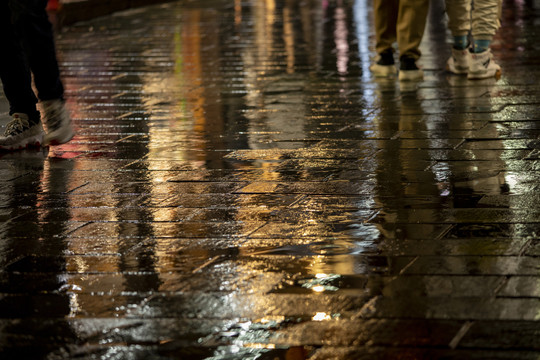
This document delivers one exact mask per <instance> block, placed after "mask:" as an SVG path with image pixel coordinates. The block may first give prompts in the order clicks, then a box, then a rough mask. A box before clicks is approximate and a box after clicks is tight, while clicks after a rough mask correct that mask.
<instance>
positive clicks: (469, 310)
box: [0, 0, 540, 360]
mask: <svg viewBox="0 0 540 360" xmlns="http://www.w3.org/2000/svg"><path fill="white" fill-rule="evenodd" d="M100 1H101V2H100ZM156 2H157V1H156ZM70 3H71V6H75V3H76V2H74V1H70V2H65V3H64V6H65V8H64V11H67V9H68V4H70ZM98 3H99V6H97V5H96V4H98ZM106 5H107V6H106ZM108 5H111V6H112V5H114V6H116V7H117V8H111V7H108ZM139 5H143V2H142V0H141V1H137V3H135V2H133V1H118V2H113V1H104V0H92V1H81V2H79V4H78V6H80V8H79V11H80V10H81V9H85V10H84V13H83V14H82V15H84V16H85V17H84V21H79V22H73V21H75V20H83V18H78V19H75V18H74V17H73V18H71V19H72V20H69V21H67V20H66V22H65V23H64V26H62V27H61V28H59V30H58V33H57V48H58V55H59V61H60V66H61V72H62V76H63V79H64V83H65V87H66V95H67V100H68V107H69V109H70V112H71V114H72V117H73V122H74V125H75V127H76V129H77V135H76V137H75V138H74V139H73V140H72V141H71V142H70V143H68V144H65V145H61V146H55V147H51V148H49V149H29V150H24V151H19V152H15V153H2V154H0V183H1V185H2V186H0V329H1V330H0V358H2V359H4V358H6V359H12V358H22V359H25V358H28V359H78V358H80V359H222V360H225V359H235V360H236V359H238V360H245V359H272V360H274V359H287V360H296V359H347V360H349V359H369V360H372V359H490V360H491V359H537V358H538V357H539V356H540V340H538V332H539V331H540V322H539V315H538V314H539V311H538V309H540V287H539V285H538V284H540V282H539V276H538V273H539V269H540V260H539V258H538V256H539V254H540V242H539V240H538V234H540V220H539V219H540V213H539V211H540V210H539V207H538V205H537V204H538V195H537V194H538V191H537V190H538V185H537V184H538V180H539V176H538V170H539V169H540V162H539V159H540V157H539V154H540V153H539V148H540V147H539V141H538V138H539V136H540V132H539V129H540V97H539V96H538V94H539V92H538V91H539V90H540V86H539V85H538V78H539V75H540V71H539V69H540V67H539V59H540V53H539V51H540V47H539V46H538V36H537V31H536V27H537V24H538V21H539V20H538V19H539V18H540V3H539V2H538V1H525V2H522V1H506V2H504V8H503V19H502V24H503V27H502V29H501V31H500V32H499V34H498V35H497V37H496V38H495V41H494V43H493V52H494V54H495V58H496V60H497V61H498V62H500V64H501V65H502V68H503V76H502V78H501V79H499V80H496V79H488V80H482V81H468V80H466V79H465V78H462V77H459V76H452V75H450V74H447V73H446V72H445V71H444V66H445V62H446V60H447V58H448V56H449V53H450V47H449V41H450V34H449V32H448V31H447V30H446V19H445V17H444V10H443V8H442V1H441V0H437V1H432V8H431V11H430V18H429V24H428V28H427V31H426V36H425V37H424V40H423V43H422V51H423V57H422V60H421V63H422V66H423V68H424V70H425V79H424V80H423V81H422V82H420V83H417V84H403V83H399V82H398V81H397V80H382V81H381V80H377V79H374V78H373V77H372V76H371V74H370V72H369V65H370V64H371V63H372V61H373V57H374V54H373V45H374V42H373V41H374V39H373V29H372V26H373V23H372V12H371V3H370V2H369V1H368V2H364V1H361V0H358V1H356V0H342V1H328V2H324V1H323V2H321V1H316V0H307V1H302V2H300V1H298V2H296V1H284V0H283V1H282V0H271V1H270V0H269V1H255V0H242V1H236V0H235V1H227V0H211V1H210V0H208V1H197V0H180V1H172V2H170V1H169V2H166V3H162V2H159V4H157V3H156V4H154V5H151V6H139ZM84 6H86V8H84ZM127 8H129V9H127ZM71 9H75V8H74V7H73V8H71ZM120 9H127V10H125V11H118V12H113V13H111V11H113V10H120ZM98 10H99V11H100V13H99V14H98V13H96V11H98ZM66 14H67V13H66ZM106 14H108V15H106ZM98 15H99V17H96V16H98ZM103 15H106V16H103ZM64 20H65V19H64ZM68 24H69V25H68ZM0 117H1V123H0V124H1V125H2V127H3V126H4V124H5V123H6V122H7V121H8V118H9V117H8V106H7V103H6V101H5V98H3V95H1V94H0Z"/></svg>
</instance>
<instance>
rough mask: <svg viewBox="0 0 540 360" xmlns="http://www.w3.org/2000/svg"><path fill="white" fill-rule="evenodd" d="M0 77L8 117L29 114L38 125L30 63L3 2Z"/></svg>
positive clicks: (38, 116)
mask: <svg viewBox="0 0 540 360" xmlns="http://www.w3.org/2000/svg"><path fill="white" fill-rule="evenodd" d="M0 44H1V46H2V48H3V53H2V56H0V78H1V79H2V85H3V88H4V94H5V96H6V98H7V100H8V102H9V107H10V111H9V114H10V115H13V114H14V113H23V114H27V115H28V117H29V119H30V121H31V122H32V123H37V122H39V118H40V115H39V112H38V111H37V108H36V103H37V99H36V96H35V94H34V91H33V90H32V76H31V73H30V68H29V67H28V61H27V59H26V57H25V56H24V54H23V51H22V48H21V46H20V43H19V41H18V39H17V37H16V35H15V32H14V29H13V26H12V23H11V11H10V10H9V7H8V6H7V2H5V1H0Z"/></svg>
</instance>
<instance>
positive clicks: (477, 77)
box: [467, 69, 502, 80]
mask: <svg viewBox="0 0 540 360" xmlns="http://www.w3.org/2000/svg"><path fill="white" fill-rule="evenodd" d="M501 75H502V71H501V69H497V70H496V71H495V73H492V72H491V71H486V72H484V73H476V74H475V73H469V75H468V76H467V79H469V80H482V79H490V78H492V77H495V79H496V80H499V79H500V78H501Z"/></svg>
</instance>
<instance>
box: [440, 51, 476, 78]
mask: <svg viewBox="0 0 540 360" xmlns="http://www.w3.org/2000/svg"><path fill="white" fill-rule="evenodd" d="M470 57H471V55H470V53H469V50H468V49H463V50H459V49H454V48H452V56H450V59H448V61H447V62H446V70H448V71H450V72H451V73H454V74H458V75H460V74H467V73H468V72H469V59H470Z"/></svg>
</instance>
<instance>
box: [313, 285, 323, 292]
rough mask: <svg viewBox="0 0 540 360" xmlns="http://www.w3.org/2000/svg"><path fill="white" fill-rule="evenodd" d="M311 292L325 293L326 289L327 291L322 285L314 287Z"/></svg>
mask: <svg viewBox="0 0 540 360" xmlns="http://www.w3.org/2000/svg"><path fill="white" fill-rule="evenodd" d="M311 290H313V291H315V292H323V291H325V290H326V289H325V288H324V286H322V285H316V286H314V287H312V288H311Z"/></svg>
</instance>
